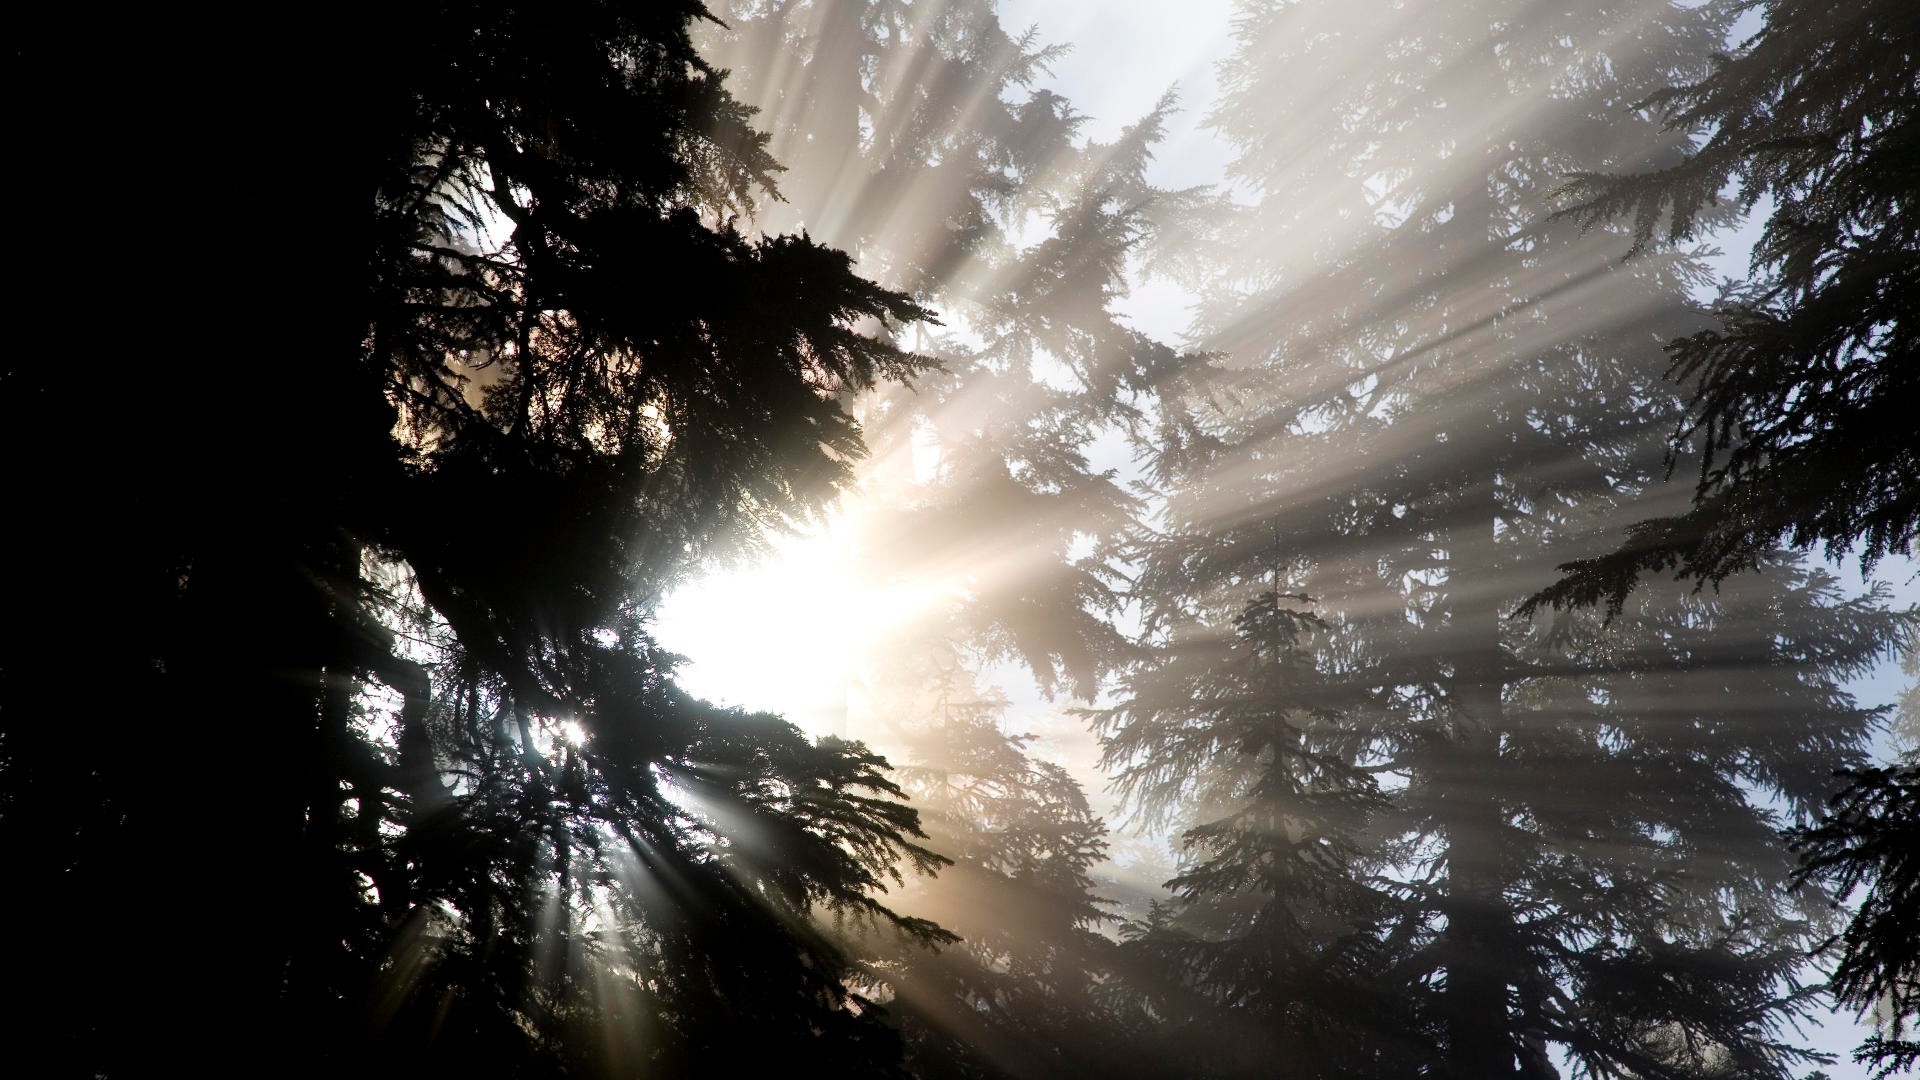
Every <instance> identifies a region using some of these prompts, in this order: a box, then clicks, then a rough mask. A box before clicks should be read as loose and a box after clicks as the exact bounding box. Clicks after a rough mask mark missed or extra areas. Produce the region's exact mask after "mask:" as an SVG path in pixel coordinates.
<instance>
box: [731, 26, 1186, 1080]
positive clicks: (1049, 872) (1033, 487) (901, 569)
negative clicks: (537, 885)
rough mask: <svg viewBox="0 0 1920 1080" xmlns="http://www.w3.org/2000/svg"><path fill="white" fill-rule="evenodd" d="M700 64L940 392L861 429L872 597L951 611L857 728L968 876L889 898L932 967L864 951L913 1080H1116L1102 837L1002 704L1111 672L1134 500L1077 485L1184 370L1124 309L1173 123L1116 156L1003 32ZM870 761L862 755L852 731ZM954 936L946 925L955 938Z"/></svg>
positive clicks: (927, 624)
mask: <svg viewBox="0 0 1920 1080" xmlns="http://www.w3.org/2000/svg"><path fill="white" fill-rule="evenodd" d="M721 17H722V19H723V21H724V22H725V23H726V25H727V26H728V27H729V28H730V31H731V32H730V33H728V34H722V35H716V40H715V41H713V42H712V43H711V45H710V47H709V48H708V51H707V54H708V55H709V56H712V57H714V62H715V63H716V64H717V65H718V66H721V67H725V68H729V69H731V70H732V71H734V72H735V73H736V75H737V77H739V78H740V79H742V80H743V83H744V85H745V86H746V89H745V90H743V91H742V93H743V97H744V98H745V100H748V101H751V102H753V103H755V104H756V105H758V106H759V107H760V108H761V110H762V114H763V115H764V116H767V117H769V118H770V119H771V129H772V133H773V136H774V138H773V142H772V143H771V144H770V145H771V147H772V149H773V151H774V152H775V154H776V155H778V156H779V157H780V158H781V160H782V161H784V162H785V163H786V164H787V165H788V166H789V171H788V173H787V174H786V175H785V176H784V177H783V179H782V191H783V194H784V195H785V196H786V199H787V202H785V203H781V204H773V205H765V206H762V207H761V208H760V213H761V214H762V215H763V218H762V220H764V221H767V222H777V223H786V224H788V225H801V224H804V226H805V227H806V228H807V229H808V230H809V232H810V233H811V234H812V235H815V236H819V237H822V238H824V239H826V240H828V241H830V242H832V243H835V244H837V245H841V246H844V247H845V248H846V249H847V250H849V251H852V252H855V253H856V254H857V255H858V257H859V260H860V261H859V266H860V267H861V269H862V270H863V271H864V272H869V273H872V274H874V275H875V276H876V277H877V278H878V279H880V280H882V281H884V282H886V283H888V284H891V285H895V286H897V287H902V288H911V289H912V290H913V291H914V292H915V294H916V295H918V296H921V297H922V298H923V299H924V300H925V301H926V302H927V303H929V304H931V305H933V306H935V307H937V308H938V309H939V311H940V318H941V320H942V323H943V326H942V327H941V328H940V329H939V330H937V331H935V330H933V329H931V328H925V327H921V328H916V330H915V334H916V337H915V339H914V344H915V347H916V349H918V350H921V351H925V352H928V353H930V354H932V355H934V356H937V357H938V358H939V359H940V361H941V364H942V370H941V371H940V372H938V373H934V374H930V375H928V376H927V377H924V378H921V379H917V380H916V381H915V384H914V387H913V391H912V392H911V393H910V394H909V393H881V394H877V395H875V396H874V397H872V398H870V399H867V400H866V401H863V402H862V403H861V405H860V408H861V410H862V412H863V416H864V417H865V419H866V422H867V429H866V430H867V432H868V434H869V437H870V439H871V441H872V444H873V446H874V448H875V455H874V459H873V461H874V464H873V467H871V468H870V469H868V470H867V471H866V472H865V474H864V477H863V481H864V483H863V488H862V491H861V502H862V504H863V509H862V511H861V513H860V514H859V525H860V527H859V535H858V536H857V537H856V538H855V539H854V540H853V543H852V546H853V547H854V548H855V549H856V550H857V551H858V552H859V553H860V556H859V557H860V561H861V565H860V572H861V574H863V575H864V576H865V577H866V578H867V579H868V580H869V581H871V582H873V583H875V584H876V586H878V587H881V588H888V587H894V586H900V585H906V584H909V583H918V585H919V587H920V589H921V590H922V591H925V589H926V585H927V583H928V582H933V583H937V587H938V590H939V592H940V595H939V597H938V598H937V599H935V600H933V601H932V602H930V603H929V604H927V605H926V606H925V609H924V610H921V611H918V612H916V613H915V616H914V617H913V618H911V619H904V620H902V621H900V622H899V623H897V624H896V625H895V626H894V627H892V628H891V629H890V631H889V634H888V640H887V641H886V642H884V647H883V648H882V649H881V650H880V651H879V652H877V653H876V654H875V655H873V656H870V657H867V658H865V660H864V664H863V666H862V667H861V674H860V677H859V686H858V693H859V697H860V699H861V706H862V707H861V712H862V714H863V715H865V716H867V717H871V718H872V722H873V723H874V724H875V725H876V728H875V730H874V731H873V732H872V735H873V737H874V739H875V741H876V743H877V744H881V745H884V746H886V748H887V750H888V753H889V755H890V756H892V757H894V758H895V759H896V760H899V761H902V762H905V763H907V768H906V771H905V772H904V773H902V776H903V778H904V779H905V782H906V786H907V788H908V790H909V791H910V792H911V793H912V794H913V796H914V799H915V803H916V805H917V806H918V807H919V808H920V809H921V811H922V814H923V815H924V817H925V819H926V820H927V821H928V822H929V829H930V831H931V835H932V839H931V840H930V841H929V846H930V847H931V848H933V849H934V850H937V851H940V852H941V853H942V854H945V855H949V856H951V857H953V858H955V859H956V866H955V867H954V868H953V869H951V870H949V871H947V872H945V873H943V874H942V876H941V877H940V878H939V879H937V880H935V881H932V882H922V883H918V884H917V885H915V886H914V887H913V888H912V889H911V891H910V894H909V895H905V896H903V897H902V898H901V903H902V905H903V910H912V911H916V912H918V913H921V914H924V915H928V916H930V917H933V918H935V919H951V920H955V926H954V927H953V929H955V930H957V931H958V932H959V933H960V934H961V936H962V939H963V940H962V944H961V945H960V946H958V947H956V948H953V949H949V950H947V951H946V952H944V953H941V954H939V955H933V954H930V953H927V952H925V951H924V950H918V949H914V948H910V947H909V948H901V947H897V946H896V945H895V944H894V943H892V942H889V941H885V940H879V941H872V940H870V941H869V942H868V943H867V946H866V947H868V948H870V949H871V950H872V951H871V954H870V960H871V964H872V970H873V972H874V977H875V979H876V981H877V983H878V984H879V986H880V987H883V988H884V990H883V992H885V993H890V994H893V995H895V996H894V998H893V1002H894V1011H895V1013H896V1014H897V1015H898V1016H900V1017H901V1018H902V1021H903V1025H904V1030H905V1032H906V1034H907V1037H908V1039H909V1043H910V1046H911V1047H912V1048H913V1057H912V1059H911V1060H912V1065H913V1067H914V1069H915V1071H916V1072H920V1073H923V1074H927V1075H949V1074H958V1075H994V1074H1006V1073H1012V1074H1018V1075H1039V1074H1059V1075H1067V1074H1088V1073H1097V1072H1102V1071H1112V1070H1113V1069H1115V1068H1121V1067H1124V1066H1130V1065H1134V1064H1137V1063H1131V1062H1128V1060H1127V1051H1126V1046H1127V1045H1128V1044H1126V1043H1125V1042H1124V1041H1123V1039H1122V1038H1120V1037H1119V1033H1118V1031H1117V1029H1116V1028H1115V1027H1114V1023H1113V1017H1112V1016H1110V1015H1109V1014H1108V1013H1107V1012H1106V1001H1107V992H1108V991H1109V990H1110V989H1111V983H1112V977H1113V976H1112V968H1113V963H1114V955H1113V950H1112V942H1111V941H1110V940H1109V939H1107V938H1106V937H1103V936H1101V935H1100V934H1098V933H1096V932H1095V931H1096V928H1097V927H1099V926H1100V925H1101V924H1102V923H1104V922H1106V921H1107V916H1106V915H1105V914H1104V908H1103V906H1102V905H1101V904H1099V903H1098V902H1097V901H1096V899H1095V894H1094V883H1093V881H1092V878H1091V873H1092V868H1093V866H1094V865H1095V863H1097V862H1098V861H1099V860H1100V859H1101V858H1102V856H1103V854H1104V850H1105V840H1104V829H1103V828H1102V827H1101V826H1100V824H1099V821H1098V818H1097V816H1095V815H1094V814H1093V813H1092V811H1091V809H1090V808H1089V807H1088V805H1087V802H1086V799H1085V796H1084V795H1083V794H1082V793H1081V792H1080V791H1079V788H1078V785H1077V784H1076V783H1075V782H1074V780H1073V778H1072V777H1071V776H1070V775H1069V774H1068V773H1066V772H1065V771H1064V770H1063V769H1061V768H1060V767H1059V765H1058V764H1057V763H1053V762H1049V761H1046V760H1043V759H1042V758H1041V757H1040V756H1039V755H1038V754H1037V753H1036V751H1035V750H1034V749H1033V748H1031V746H1030V742H1031V740H1030V739H1029V738H1027V737H1026V736H1022V735H1017V734H1013V733H1011V732H1010V731H1009V730H1008V725H1009V723H1010V720H1009V719H1008V716H1007V711H1006V710H1005V709H1004V708H1002V707H999V706H994V705H991V704H990V703H991V702H994V701H996V700H998V699H997V697H996V695H995V692H994V691H993V689H992V684H993V683H994V682H995V681H997V680H1008V679H1014V680H1024V679H1031V680H1032V681H1033V683H1034V684H1035V685H1037V686H1038V687H1039V688H1040V689H1041V690H1043V691H1044V692H1046V693H1048V694H1049V695H1054V694H1062V693H1065V694H1071V695H1074V696H1077V697H1080V698H1083V699H1085V698H1088V697H1090V696H1091V695H1092V694H1093V692H1094V691H1095V690H1096V688H1097V687H1098V685H1099V680H1100V678H1101V677H1102V675H1103V674H1104V673H1106V672H1107V671H1109V670H1111V669H1112V667H1113V665H1114V664H1115V663H1116V661H1117V660H1118V658H1119V657H1120V656H1121V655H1122V654H1123V652H1124V647H1125V645H1124V641H1123V639H1122V637H1121V635H1120V634H1119V632H1118V631H1117V630H1116V629H1115V628H1114V626H1113V623H1112V619H1113V616H1114V613H1115V612H1116V610H1117V608H1118V603H1119V598H1118V596H1117V594H1116V593H1115V592H1114V585H1115V584H1116V583H1117V578H1116V577H1115V575H1114V574H1113V572H1112V569H1111V567H1110V565H1109V563H1110V561H1111V557H1112V545H1113V542H1114V540H1115V539H1116V538H1117V537H1118V536H1119V535H1120V534H1121V532H1122V531H1123V530H1124V529H1125V528H1126V527H1127V525H1128V524H1129V523H1130V522H1131V520H1132V514H1133V510H1134V504H1133V501H1132V499H1131V497H1130V495H1129V494H1128V493H1127V492H1126V491H1125V490H1124V489H1123V488H1122V487H1121V486H1120V484H1119V483H1118V482H1117V481H1116V479H1115V478H1114V477H1113V476H1112V475H1111V474H1109V473H1107V472H1105V471H1103V470H1102V469H1100V468H1098V467H1096V466H1094V465H1093V464H1091V463H1090V460H1089V455H1090V453H1091V452H1092V447H1093V446H1094V444H1095V443H1096V441H1097V440H1099V439H1100V438H1102V437H1103V433H1110V432H1112V431H1115V430H1119V429H1125V428H1127V427H1129V426H1131V425H1135V424H1137V423H1139V421H1140V417H1139V414H1138V412H1137V401H1138V399H1139V398H1140V397H1141V396H1142V395H1143V394H1144V393H1146V391H1147V390H1148V388H1149V387H1150V384H1151V382H1152V380H1153V379H1154V378H1155V377H1156V372H1158V371H1159V370H1163V369H1165V368H1167V367H1168V366H1170V364H1171V361H1172V359H1173V354H1172V352H1171V351H1170V350H1168V349H1166V348H1164V347H1163V346H1160V345H1158V344H1156V343H1154V342H1153V341H1151V340H1149V339H1147V338H1146V337H1144V336H1143V335H1141V334H1139V333H1138V332H1136V331H1133V330H1131V329H1130V328H1128V327H1126V326H1125V325H1124V324H1122V323H1121V322H1120V321H1119V319H1118V318H1117V317H1116V315H1115V313H1114V311H1113V307H1114V302H1115V301H1116V300H1117V299H1118V298H1119V296H1120V295H1121V293H1122V291H1123V288H1124V282H1123V278H1122V271H1123V269H1124V265H1125V262H1126V260H1127V259H1128V257H1129V255H1130V253H1131V252H1132V251H1133V250H1134V249H1135V248H1136V246H1137V245H1138V244H1140V243H1141V242H1142V241H1143V240H1144V239H1145V238H1146V230H1147V227H1148V223H1147V219H1146V217H1145V211H1146V210H1147V208H1148V207H1150V206H1151V205H1152V204H1153V203H1154V201H1155V200H1157V199H1158V198H1160V196H1161V193H1159V192H1157V191H1155V190H1154V189H1153V188H1152V187H1151V186H1150V185H1148V184H1147V183H1146V182H1145V179H1144V171H1145V168H1146V164H1147V162H1148V160H1149V157H1150V148H1151V146H1152V144H1153V142H1154V141H1155V140H1156V139H1157V138H1158V133H1159V128H1160V124H1161V122H1162V119H1163V115H1164V111H1163V112H1159V113H1155V114H1153V115H1151V116H1149V117H1147V118H1145V119H1144V120H1143V121H1141V122H1140V123H1138V124H1137V125H1135V126H1134V127H1133V128H1131V129H1128V130H1127V131H1126V132H1125V133H1124V134H1123V136H1122V137H1121V138H1120V139H1119V140H1117V141H1116V142H1115V143H1114V144H1112V145H1101V144H1097V143H1092V142H1090V141H1088V140H1086V139H1084V138H1081V137H1080V136H1079V135H1078V134H1077V131H1078V129H1079V127H1080V126H1081V123H1082V120H1081V118H1079V117H1078V116H1076V115H1075V114H1074V112H1073V111H1072V109H1071V107H1070V106H1069V104H1068V103H1067V102H1066V101H1064V100H1063V99H1061V98H1060V97H1058V96H1057V95H1055V94H1052V93H1049V92H1046V91H1036V90H1034V89H1032V86H1031V84H1032V82H1033V81H1034V80H1035V79H1036V78H1037V77H1038V76H1039V75H1040V74H1041V73H1042V72H1043V71H1044V67H1045V64H1046V62H1047V61H1048V60H1049V59H1050V58H1051V57H1052V56H1053V55H1055V51H1054V50H1052V49H1049V48H1043V47H1040V46H1039V45H1037V44H1036V41H1035V36H1034V35H1033V34H1032V33H1031V32H1029V33H1028V34H1026V35H1023V36H1018V37H1016V36H1010V35H1009V34H1008V33H1007V32H1006V31H1005V30H1003V29H1002V27H1001V26H1000V24H999V22H998V20H997V19H996V17H995V16H994V14H993V5H992V4H990V3H984V2H974V0H961V2H935V3H916V4H901V3H888V2H878V3H867V2H857V3H853V2H817V3H794V4H757V3H741V4H735V5H733V6H732V7H731V8H730V9H727V10H723V11H722V12H721ZM863 734H867V732H864V731H863ZM943 925H944V923H943Z"/></svg>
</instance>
